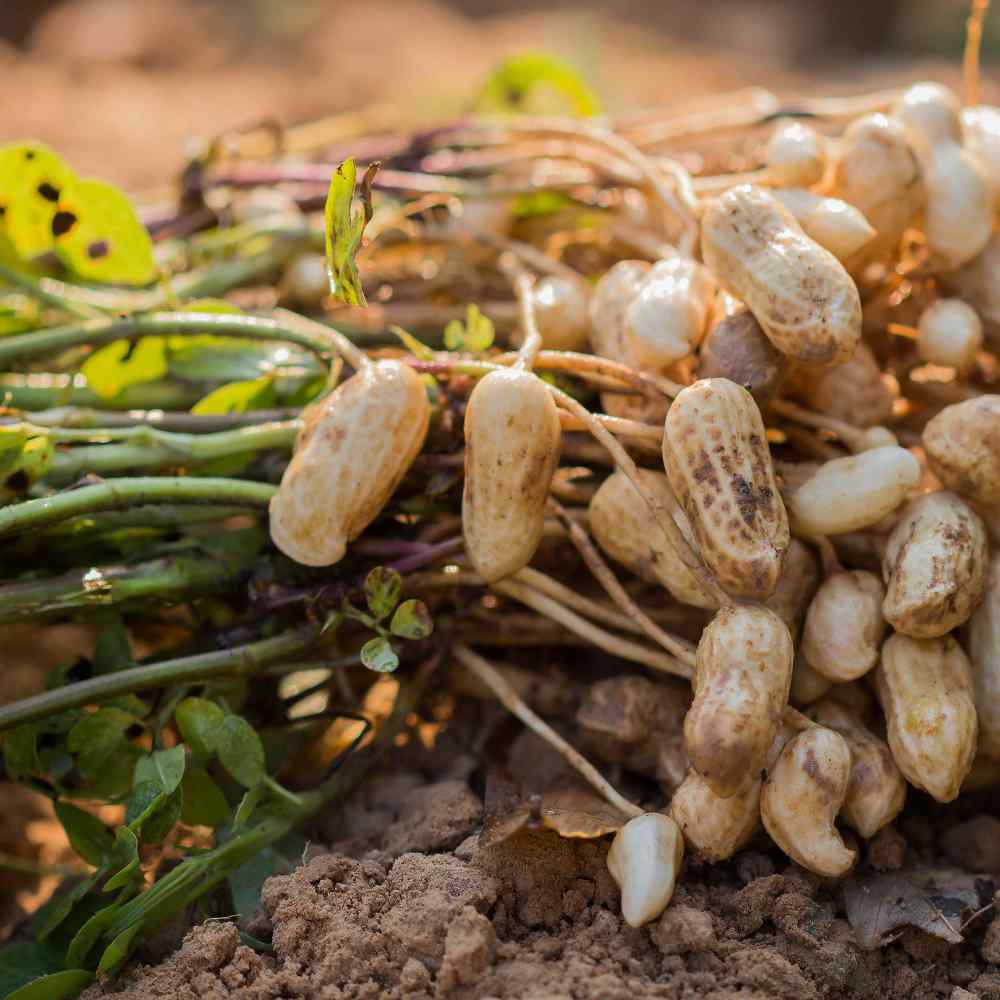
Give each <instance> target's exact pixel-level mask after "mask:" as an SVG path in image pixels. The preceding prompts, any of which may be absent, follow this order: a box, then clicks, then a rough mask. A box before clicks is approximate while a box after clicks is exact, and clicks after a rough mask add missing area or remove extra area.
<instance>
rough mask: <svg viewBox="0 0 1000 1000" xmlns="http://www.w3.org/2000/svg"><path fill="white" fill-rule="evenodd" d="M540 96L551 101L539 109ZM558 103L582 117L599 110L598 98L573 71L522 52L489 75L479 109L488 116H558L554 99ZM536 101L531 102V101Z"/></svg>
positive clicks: (540, 55)
mask: <svg viewBox="0 0 1000 1000" xmlns="http://www.w3.org/2000/svg"><path fill="white" fill-rule="evenodd" d="M539 92H545V93H546V96H549V98H550V100H549V102H548V104H547V105H544V104H543V105H542V106H539V105H538V97H539ZM552 96H555V97H556V98H558V99H559V105H562V108H568V109H569V110H570V111H571V112H572V113H573V114H575V115H580V116H581V117H590V116H591V115H596V114H597V113H598V111H599V110H600V106H599V102H598V100H597V97H596V95H595V94H594V93H593V91H591V90H590V88H589V87H588V86H587V85H586V84H585V83H584V82H583V81H582V80H581V79H580V77H579V76H578V75H577V74H576V73H575V72H574V71H573V69H572V68H571V67H570V66H569V64H568V63H565V62H563V61H562V60H561V59H556V58H554V57H553V56H550V55H546V54H545V53H543V52H521V53H519V54H518V55H513V56H510V57H509V58H507V59H504V60H503V62H501V63H500V65H499V66H497V67H496V69H494V70H493V72H492V73H490V75H489V77H488V78H487V80H486V83H485V85H484V86H483V89H482V91H481V92H480V95H479V100H478V102H477V109H478V110H480V111H485V112H511V113H521V114H523V113H525V112H533V113H535V114H539V113H555V112H557V111H559V110H560V107H559V106H558V105H557V107H555V108H553V107H552V106H551V105H552V101H551V97H552ZM529 97H534V98H535V101H532V102H529V101H528V98H529Z"/></svg>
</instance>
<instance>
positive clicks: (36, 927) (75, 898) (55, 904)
mask: <svg viewBox="0 0 1000 1000" xmlns="http://www.w3.org/2000/svg"><path fill="white" fill-rule="evenodd" d="M99 878H100V875H99V874H97V873H95V874H94V875H91V876H90V877H89V878H85V879H83V880H82V881H80V882H77V883H76V885H74V886H73V888H72V889H70V890H69V891H67V892H65V893H63V894H61V895H57V896H53V897H52V899H50V900H49V901H48V902H47V903H46V904H45V905H44V906H41V907H39V909H38V912H37V913H36V914H35V919H34V921H33V922H32V930H33V931H34V932H35V937H36V938H37V939H38V940H39V941H44V940H45V939H46V938H47V937H49V936H50V935H51V934H52V933H53V932H54V931H55V930H56V929H57V928H58V927H59V926H60V925H61V924H62V923H63V922H64V921H65V920H66V918H67V917H68V916H69V915H70V913H72V912H73V910H74V908H75V907H76V906H77V904H78V903H80V901H81V900H82V899H83V898H84V897H85V896H86V895H87V893H89V892H90V890H91V889H92V888H93V887H94V886H95V885H96V884H97V880H98V879H99Z"/></svg>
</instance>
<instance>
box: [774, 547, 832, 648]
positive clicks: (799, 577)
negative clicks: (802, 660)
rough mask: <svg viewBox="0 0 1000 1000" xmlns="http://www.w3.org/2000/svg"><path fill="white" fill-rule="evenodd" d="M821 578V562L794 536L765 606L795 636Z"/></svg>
mask: <svg viewBox="0 0 1000 1000" xmlns="http://www.w3.org/2000/svg"><path fill="white" fill-rule="evenodd" d="M819 577H820V572H819V564H818V562H817V559H816V556H815V555H814V554H813V551H812V549H810V548H809V546H808V545H804V544H803V543H802V542H800V541H799V540H798V539H797V538H793V539H792V541H791V544H790V545H789V546H788V552H787V553H786V554H785V565H784V567H783V568H782V571H781V576H779V577H778V585H777V586H776V587H775V588H774V590H773V591H772V592H771V596H770V597H769V598H768V599H767V600H766V601H765V602H764V607H766V608H770V609H771V611H773V612H774V613H775V614H776V615H777V616H778V617H779V618H780V619H781V620H782V621H783V622H784V623H785V624H786V625H787V626H788V631H789V632H791V633H792V635H793V636H797V635H798V634H799V627H800V626H801V625H802V619H803V618H804V617H805V614H806V609H807V608H808V607H809V602H810V601H811V600H812V598H813V595H814V594H815V593H816V588H817V586H818V585H819Z"/></svg>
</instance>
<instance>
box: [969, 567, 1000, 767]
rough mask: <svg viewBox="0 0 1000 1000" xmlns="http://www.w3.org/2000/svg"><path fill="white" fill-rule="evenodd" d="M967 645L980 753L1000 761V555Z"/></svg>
mask: <svg viewBox="0 0 1000 1000" xmlns="http://www.w3.org/2000/svg"><path fill="white" fill-rule="evenodd" d="M966 648H967V649H968V651H969V660H970V661H971V663H972V685H973V689H974V692H975V698H976V709H977V710H978V713H979V753H980V754H981V755H983V756H985V757H989V758H991V759H993V760H1000V554H996V555H994V556H993V557H992V558H991V559H990V568H989V580H988V583H987V587H986V593H985V595H984V596H983V600H982V602H981V603H980V605H979V607H978V608H977V609H976V610H975V612H974V613H973V615H972V617H971V618H970V619H969V625H968V629H967V632H966Z"/></svg>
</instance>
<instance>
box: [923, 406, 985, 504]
mask: <svg viewBox="0 0 1000 1000" xmlns="http://www.w3.org/2000/svg"><path fill="white" fill-rule="evenodd" d="M923 444H924V451H925V452H926V453H927V463H928V465H930V467H931V471H932V472H933V473H934V475H935V476H937V477H938V479H940V480H941V482H942V483H943V484H944V485H945V487H946V488H947V489H949V490H954V491H955V492H956V493H961V494H962V496H964V497H967V498H968V499H969V500H974V501H975V502H977V503H983V504H986V505H987V506H992V505H994V504H1000V396H997V395H990V394H987V395H983V396H976V397H975V398H973V399H967V400H965V401H964V402H961V403H954V404H952V405H951V406H946V407H945V408H944V409H943V410H942V411H941V412H940V413H939V414H938V415H937V416H936V417H934V418H933V419H932V420H930V421H928V423H927V426H926V427H925V428H924V434H923Z"/></svg>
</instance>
